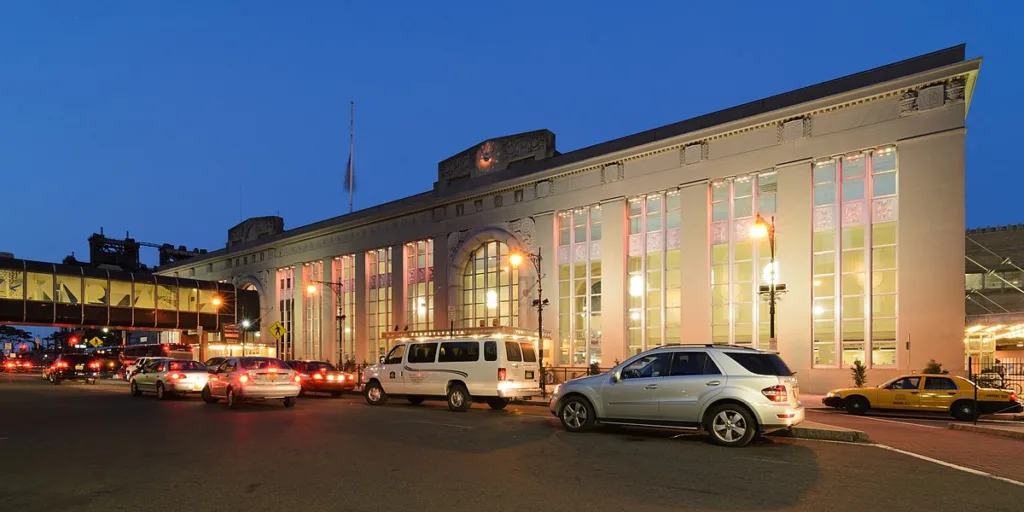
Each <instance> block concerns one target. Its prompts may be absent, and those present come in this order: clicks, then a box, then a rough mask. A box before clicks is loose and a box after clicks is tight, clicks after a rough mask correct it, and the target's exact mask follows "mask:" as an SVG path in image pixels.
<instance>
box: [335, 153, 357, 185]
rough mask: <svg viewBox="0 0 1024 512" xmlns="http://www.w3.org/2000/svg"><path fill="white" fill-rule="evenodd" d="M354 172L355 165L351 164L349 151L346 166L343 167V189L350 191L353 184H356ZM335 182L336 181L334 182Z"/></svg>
mask: <svg viewBox="0 0 1024 512" xmlns="http://www.w3.org/2000/svg"><path fill="white" fill-rule="evenodd" d="M355 172H356V170H355V167H353V166H352V153H351V152H349V154H348V167H346V168H345V190H346V191H349V192H351V191H353V190H355V186H356V175H355ZM335 183H337V182H335Z"/></svg>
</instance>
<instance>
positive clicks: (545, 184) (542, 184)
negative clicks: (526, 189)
mask: <svg viewBox="0 0 1024 512" xmlns="http://www.w3.org/2000/svg"><path fill="white" fill-rule="evenodd" d="M534 187H535V188H536V190H537V193H536V196H537V197H547V196H549V195H551V180H544V181H538V182H537V183H536V185H534Z"/></svg>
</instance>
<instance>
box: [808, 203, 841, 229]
mask: <svg viewBox="0 0 1024 512" xmlns="http://www.w3.org/2000/svg"><path fill="white" fill-rule="evenodd" d="M812 223H813V226H814V231H825V230H828V229H833V228H835V226H836V212H835V207H834V206H832V205H825V206H815V207H814V219H813V221H812Z"/></svg>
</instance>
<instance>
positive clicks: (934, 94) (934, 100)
mask: <svg viewBox="0 0 1024 512" xmlns="http://www.w3.org/2000/svg"><path fill="white" fill-rule="evenodd" d="M945 100H946V89H945V85H944V84H936V85H932V86H930V87H925V88H924V89H921V90H920V91H918V93H917V109H918V110H930V109H933V108H939V107H941V106H942V105H943V104H944V103H945Z"/></svg>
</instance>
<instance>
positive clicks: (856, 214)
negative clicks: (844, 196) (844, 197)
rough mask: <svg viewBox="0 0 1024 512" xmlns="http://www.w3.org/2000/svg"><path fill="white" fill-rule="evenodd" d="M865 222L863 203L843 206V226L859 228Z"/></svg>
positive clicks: (858, 202)
mask: <svg viewBox="0 0 1024 512" xmlns="http://www.w3.org/2000/svg"><path fill="white" fill-rule="evenodd" d="M865 220H866V219H865V217H864V202H863V201H857V202H855V203H844V204H843V226H859V225H861V224H864V221H865Z"/></svg>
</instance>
